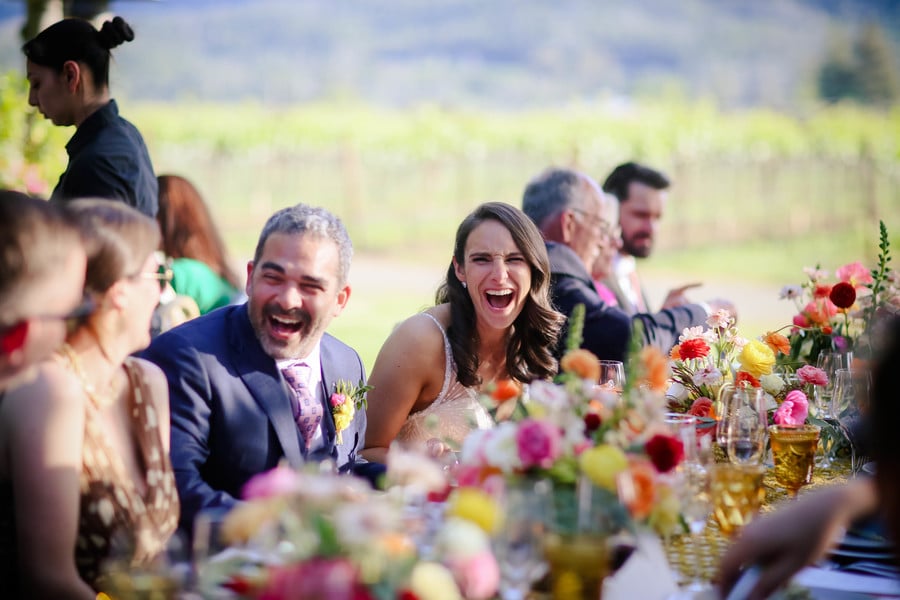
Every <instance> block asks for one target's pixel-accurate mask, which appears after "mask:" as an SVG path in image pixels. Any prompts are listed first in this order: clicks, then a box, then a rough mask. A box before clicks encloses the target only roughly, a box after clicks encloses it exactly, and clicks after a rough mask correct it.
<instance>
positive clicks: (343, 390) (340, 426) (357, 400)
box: [328, 379, 372, 444]
mask: <svg viewBox="0 0 900 600" xmlns="http://www.w3.org/2000/svg"><path fill="white" fill-rule="evenodd" d="M371 389H372V386H371V385H363V382H362V380H360V382H359V383H358V384H356V385H353V384H352V383H350V382H349V381H345V380H343V379H338V381H337V383H335V384H334V393H333V394H331V397H330V398H329V399H328V401H329V403H330V404H331V415H332V416H333V417H334V428H335V431H337V443H338V444H343V443H344V440H343V439H342V438H341V432H342V431H344V430H345V429H347V428H348V427H350V423H352V422H353V417H354V416H356V411H357V410H361V409H362V410H365V408H366V393H367V392H368V391H369V390H371Z"/></svg>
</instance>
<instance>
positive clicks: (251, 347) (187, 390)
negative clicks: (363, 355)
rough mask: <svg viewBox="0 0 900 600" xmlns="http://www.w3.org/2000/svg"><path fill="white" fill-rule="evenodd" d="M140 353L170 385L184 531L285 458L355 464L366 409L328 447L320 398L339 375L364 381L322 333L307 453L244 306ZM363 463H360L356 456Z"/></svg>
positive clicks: (357, 363) (356, 362)
mask: <svg viewBox="0 0 900 600" xmlns="http://www.w3.org/2000/svg"><path fill="white" fill-rule="evenodd" d="M143 356H144V357H145V358H147V359H148V360H150V361H152V362H154V363H156V364H157V365H159V366H160V368H162V370H163V371H164V372H165V374H166V378H167V379H168V381H169V403H170V407H171V418H172V443H171V457H172V467H173V468H174V470H175V481H176V484H177V485H178V495H179V497H180V500H181V519H180V525H181V528H182V530H183V531H184V532H185V533H186V534H188V535H190V533H191V528H192V527H193V521H194V517H195V516H196V515H197V513H198V512H200V511H201V510H204V509H208V508H219V507H221V508H225V509H228V508H231V507H232V506H233V505H234V504H235V503H236V502H237V501H238V499H239V498H240V492H241V488H242V487H243V485H244V484H245V483H246V482H247V480H249V479H250V478H251V477H253V476H254V475H256V474H258V473H262V472H264V471H267V470H269V469H272V468H273V467H275V466H277V465H278V463H279V462H280V461H282V460H287V462H288V464H290V465H291V466H294V467H296V466H299V465H302V464H303V463H304V462H306V461H307V460H310V461H320V460H323V459H326V458H331V459H334V460H335V461H336V463H337V465H338V467H339V469H340V470H341V471H347V470H356V469H355V467H356V466H357V462H358V459H357V457H356V453H357V451H358V450H361V449H362V448H363V447H364V445H365V434H366V413H365V411H363V410H360V411H357V413H356V416H355V417H354V419H353V422H352V423H351V425H350V426H349V427H348V428H347V429H345V430H344V431H343V432H342V435H341V437H342V438H343V444H337V443H336V437H337V436H336V432H335V425H334V418H333V417H332V414H331V408H330V406H328V398H329V397H330V395H331V393H332V392H333V391H334V385H335V383H336V382H337V381H338V379H344V380H347V381H350V382H351V383H352V384H353V385H356V384H357V382H359V381H361V380H363V381H364V380H365V370H364V369H363V365H362V360H361V359H360V357H359V355H358V354H357V353H356V351H355V350H353V349H352V348H350V347H349V346H347V345H346V344H344V343H342V342H340V341H339V340H337V339H336V338H334V337H332V336H330V335H328V334H326V335H324V336H323V337H322V342H321V359H322V385H323V390H322V391H323V392H324V393H323V398H324V415H323V417H322V432H323V435H324V442H325V446H324V448H323V449H321V450H319V451H316V452H314V453H312V455H310V456H307V455H306V452H305V447H304V444H303V443H302V442H301V438H300V432H299V429H298V428H297V425H296V423H295V422H294V418H293V413H292V410H291V402H290V395H289V394H290V393H291V392H290V390H289V388H288V386H287V383H286V382H285V381H284V379H283V377H282V376H281V372H280V371H279V370H278V367H277V365H276V363H275V360H274V359H273V358H271V357H270V356H269V355H267V354H266V353H265V351H264V350H263V348H262V346H261V345H260V343H259V341H258V339H257V337H256V334H255V333H254V331H253V327H252V326H251V325H250V319H249V317H248V314H247V305H246V304H243V305H240V306H227V307H225V308H221V309H219V310H216V311H213V312H211V313H209V314H207V315H204V316H202V317H198V318H196V319H193V320H191V321H188V322H187V323H185V324H183V325H181V326H179V327H176V328H174V329H172V330H170V331H167V332H166V333H163V334H162V335H160V336H159V337H157V338H155V339H154V340H153V343H151V344H150V347H149V348H147V349H146V350H145V351H144V353H143ZM363 462H364V461H363Z"/></svg>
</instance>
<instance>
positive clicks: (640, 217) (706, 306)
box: [603, 162, 737, 325]
mask: <svg viewBox="0 0 900 600" xmlns="http://www.w3.org/2000/svg"><path fill="white" fill-rule="evenodd" d="M603 191H604V192H606V193H607V194H612V195H614V196H615V197H616V198H618V200H619V226H620V228H621V229H622V248H621V249H620V250H619V255H618V257H617V258H616V261H615V263H614V267H613V273H612V274H611V275H610V276H609V277H608V278H607V279H606V280H605V281H604V284H605V285H606V287H608V288H609V289H610V290H611V291H612V292H613V293H614V294H615V296H616V301H617V302H618V306H619V308H621V309H622V310H623V311H625V312H626V313H628V314H629V315H633V314H635V313H645V312H652V309H651V308H650V307H649V305H648V302H647V296H646V294H645V292H644V288H643V286H642V285H641V281H640V278H639V277H638V273H637V264H636V259H640V258H647V257H648V256H650V253H651V252H652V251H653V243H654V241H655V237H656V230H657V228H658V226H659V221H660V219H661V218H662V214H663V210H664V209H665V206H666V202H667V200H668V195H669V179H668V178H667V177H666V176H665V175H663V174H662V173H660V172H659V171H656V170H654V169H651V168H650V167H647V166H644V165H641V164H638V163H634V162H627V163H624V164H621V165H619V166H617V167H616V168H615V169H613V171H612V173H610V174H609V176H608V177H607V178H606V181H605V182H604V183H603ZM699 285H700V284H699V283H690V284H687V285H684V286H681V287H678V288H675V289H673V290H670V291H669V293H668V295H667V296H666V299H665V300H664V301H663V304H662V309H668V308H674V307H676V306H691V305H693V307H695V308H696V307H698V305H699V307H702V308H703V311H699V310H698V311H695V312H697V314H703V315H704V317H703V319H701V320H700V321H698V322H697V323H694V325H702V324H703V321H705V319H706V316H705V315H708V314H710V313H712V312H715V311H716V310H719V309H722V308H724V309H727V310H728V311H729V312H731V314H732V315H735V316H737V313H736V312H735V308H734V304H732V303H731V302H729V301H727V300H720V299H716V300H709V301H707V302H700V303H693V302H691V301H690V300H689V299H688V298H687V296H686V295H685V292H686V291H687V290H689V289H691V288H694V287H697V286H699Z"/></svg>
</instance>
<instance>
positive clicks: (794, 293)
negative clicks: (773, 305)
mask: <svg viewBox="0 0 900 600" xmlns="http://www.w3.org/2000/svg"><path fill="white" fill-rule="evenodd" d="M801 294H803V288H801V287H800V286H799V285H786V286H784V287H783V288H781V293H780V294H778V298H779V299H781V300H784V299H788V300H793V299H794V298H799V297H800V296H801Z"/></svg>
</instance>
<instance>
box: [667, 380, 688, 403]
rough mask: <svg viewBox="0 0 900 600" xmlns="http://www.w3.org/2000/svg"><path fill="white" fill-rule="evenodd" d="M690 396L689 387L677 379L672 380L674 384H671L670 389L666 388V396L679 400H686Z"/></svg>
mask: <svg viewBox="0 0 900 600" xmlns="http://www.w3.org/2000/svg"><path fill="white" fill-rule="evenodd" d="M687 397H688V389H687V388H686V387H684V386H683V385H681V384H680V383H678V382H677V381H674V382H672V385H670V386H669V389H668V390H666V398H674V399H675V400H678V401H684V400H686V399H687Z"/></svg>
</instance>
